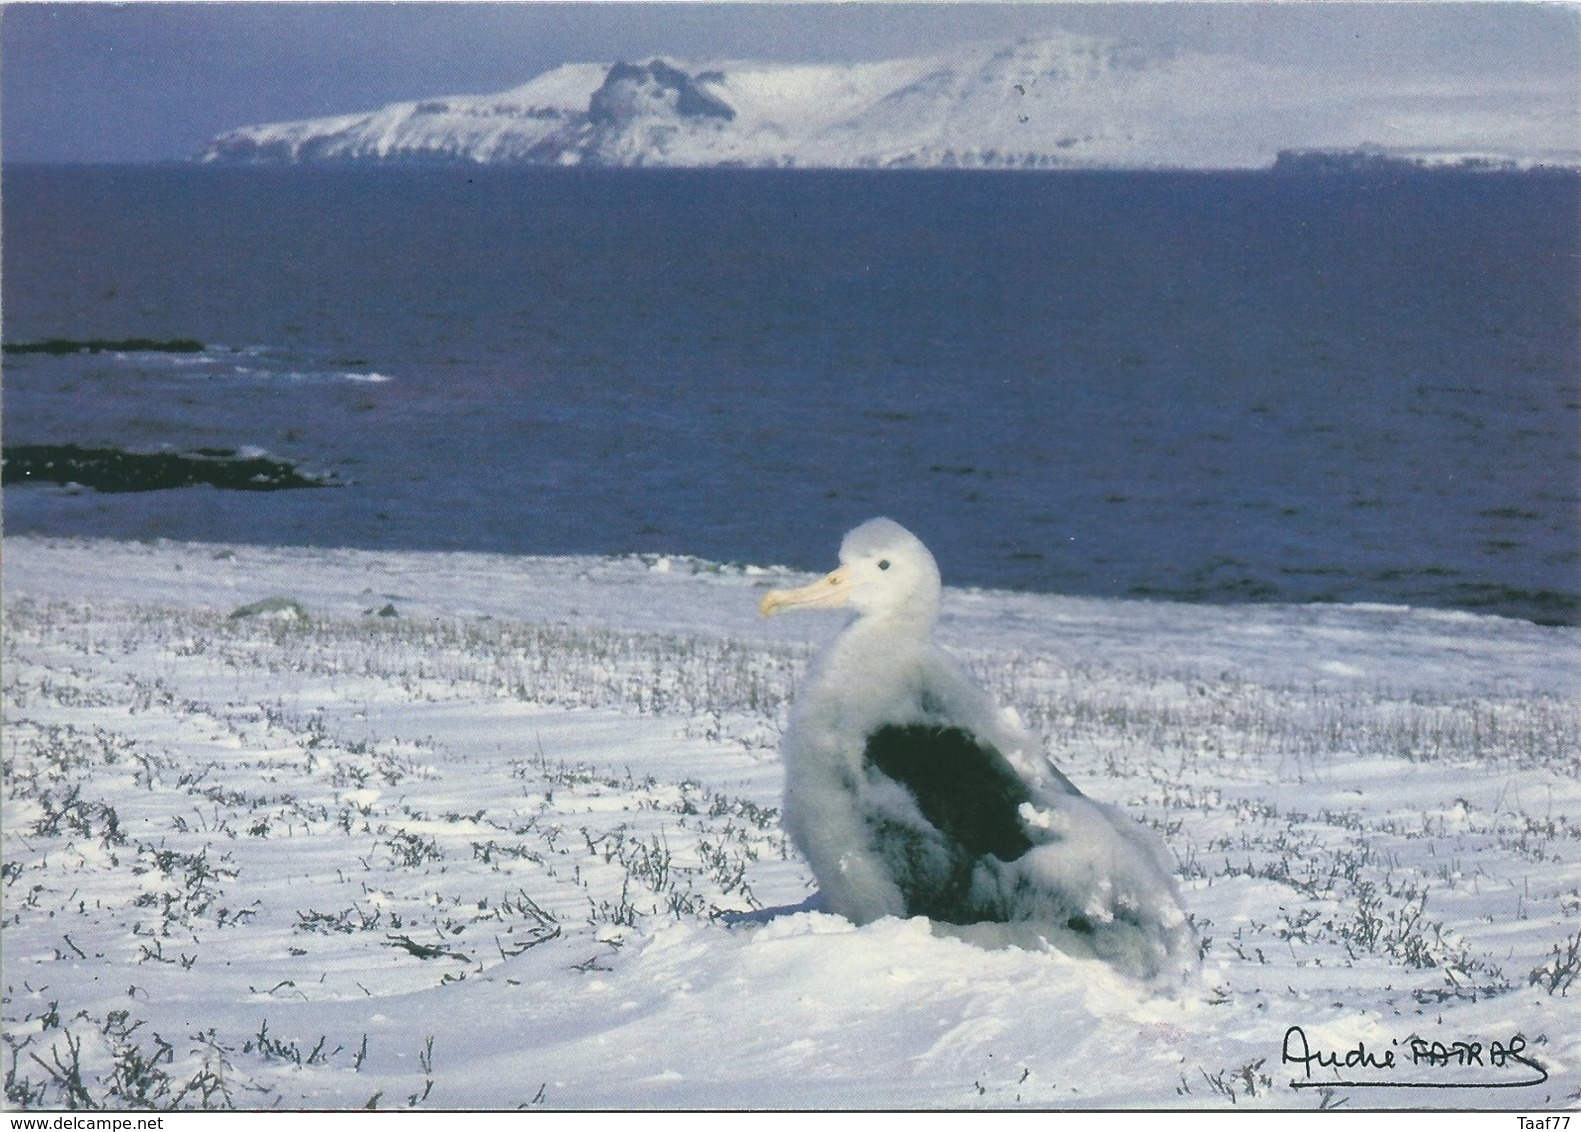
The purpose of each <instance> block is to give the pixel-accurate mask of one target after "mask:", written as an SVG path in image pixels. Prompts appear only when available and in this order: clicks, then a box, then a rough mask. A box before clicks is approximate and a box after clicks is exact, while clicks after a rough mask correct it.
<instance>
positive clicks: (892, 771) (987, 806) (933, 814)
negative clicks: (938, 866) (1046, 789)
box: [863, 723, 1032, 861]
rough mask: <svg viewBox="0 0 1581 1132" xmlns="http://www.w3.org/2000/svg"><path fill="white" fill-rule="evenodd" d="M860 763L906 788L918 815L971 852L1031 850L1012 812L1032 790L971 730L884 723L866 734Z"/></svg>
mask: <svg viewBox="0 0 1581 1132" xmlns="http://www.w3.org/2000/svg"><path fill="white" fill-rule="evenodd" d="M863 761H864V763H865V764H866V766H867V767H871V768H873V769H876V770H878V771H879V772H881V773H882V774H884V775H885V776H886V777H888V778H891V779H893V780H894V781H895V782H897V783H899V784H900V785H901V786H904V787H905V788H906V789H907V790H908V791H909V792H910V793H911V796H912V798H913V799H914V800H915V801H916V803H917V809H918V810H920V811H921V812H922V816H923V817H925V818H927V819H928V821H929V822H930V823H931V824H932V825H933V827H934V828H935V829H937V830H938V831H939V832H940V833H942V834H944V836H945V837H946V838H948V839H949V840H950V841H951V842H953V843H954V844H956V845H959V846H961V847H962V848H964V849H965V850H966V851H967V852H968V853H970V854H971V856H972V857H982V856H985V855H988V854H992V855H993V856H995V857H998V858H999V859H1000V860H1001V861H1014V860H1015V859H1016V858H1018V857H1020V856H1021V855H1022V854H1024V853H1025V852H1026V851H1027V850H1028V849H1031V848H1032V841H1031V839H1030V838H1028V837H1027V835H1026V831H1025V830H1024V829H1023V828H1022V826H1021V820H1020V818H1019V817H1018V816H1017V814H1016V809H1017V808H1018V807H1019V806H1020V805H1021V803H1023V802H1030V801H1031V800H1032V795H1031V793H1030V792H1029V791H1028V790H1027V787H1026V784H1025V783H1024V782H1022V781H1021V778H1020V776H1018V775H1017V774H1016V772H1015V771H1014V770H1013V769H1011V767H1010V764H1009V763H1007V762H1006V761H1005V758H1004V756H1003V755H1001V754H1000V753H999V752H998V751H997V750H995V749H994V748H993V747H991V746H989V745H988V744H986V743H984V742H982V741H981V740H979V739H978V738H976V737H975V736H974V735H972V734H971V733H970V732H969V731H965V730H963V729H961V728H959V727H945V726H940V725H937V724H923V723H912V724H905V725H898V724H886V725H884V726H883V727H880V728H879V729H878V730H876V731H874V732H873V733H872V734H871V735H869V736H868V737H867V749H866V750H865V752H864V753H863Z"/></svg>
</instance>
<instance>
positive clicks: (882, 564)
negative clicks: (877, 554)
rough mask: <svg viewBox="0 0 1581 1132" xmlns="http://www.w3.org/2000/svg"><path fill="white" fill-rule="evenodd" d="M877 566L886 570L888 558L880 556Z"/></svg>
mask: <svg viewBox="0 0 1581 1132" xmlns="http://www.w3.org/2000/svg"><path fill="white" fill-rule="evenodd" d="M878 568H879V569H880V570H888V569H889V559H887V558H880V559H879V560H878Z"/></svg>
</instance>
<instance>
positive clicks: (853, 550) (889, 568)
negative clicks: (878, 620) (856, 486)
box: [758, 519, 940, 629]
mask: <svg viewBox="0 0 1581 1132" xmlns="http://www.w3.org/2000/svg"><path fill="white" fill-rule="evenodd" d="M939 589H940V583H939V567H938V565H937V564H936V563H935V562H934V561H933V555H931V554H929V553H928V548H927V547H925V546H923V545H922V540H921V539H919V538H917V536H916V535H914V534H912V533H911V532H910V531H908V530H907V529H906V528H905V527H903V526H901V525H900V524H899V523H897V522H894V521H893V520H891V519H869V520H868V521H867V522H865V523H863V524H862V525H861V526H860V527H857V528H856V529H855V530H854V531H852V532H851V533H850V534H848V535H846V536H845V541H844V542H842V543H841V544H840V568H839V569H838V570H836V571H835V572H834V573H832V574H830V575H828V576H827V577H825V578H823V579H822V580H821V581H817V582H814V583H813V584H812V585H810V586H804V587H802V588H801V589H797V590H774V591H773V592H772V593H768V594H765V595H764V597H763V600H762V601H761V602H760V603H759V604H758V612H759V613H761V614H762V615H763V616H764V617H771V616H773V615H774V614H776V613H780V612H783V611H784V610H787V609H839V608H850V609H853V610H855V611H856V612H857V613H858V614H859V615H860V616H862V617H864V618H866V617H888V616H895V617H902V618H906V619H908V620H912V621H915V622H917V624H918V625H919V627H921V628H923V629H926V628H927V627H928V626H930V625H931V624H932V623H933V619H934V617H935V616H936V615H937V614H938V608H939Z"/></svg>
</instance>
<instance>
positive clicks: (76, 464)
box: [0, 444, 338, 493]
mask: <svg viewBox="0 0 1581 1132" xmlns="http://www.w3.org/2000/svg"><path fill="white" fill-rule="evenodd" d="M0 455H3V475H0V482H3V483H4V484H6V485H7V486H10V485H12V484H27V483H55V484H80V485H81V486H83V487H91V488H93V489H94V490H95V491H102V492H105V493H119V492H131V491H164V490H167V489H169V488H176V487H197V486H199V485H202V484H208V485H209V486H211V487H218V488H224V489H226V490H229V491H283V490H287V489H290V488H299V487H335V486H338V484H336V482H335V480H334V477H333V476H332V475H331V476H314V475H308V474H304V473H302V472H299V471H297V470H296V468H295V467H293V466H292V465H291V464H288V463H285V462H284V461H281V460H271V459H269V458H268V457H267V456H243V455H239V454H238V453H237V451H236V450H235V449H233V448H200V449H196V450H194V451H192V452H186V453H178V452H123V451H122V450H121V449H119V448H82V447H79V446H78V445H75V444H25V445H18V446H17V447H15V448H7V449H5V451H4V453H3V454H0Z"/></svg>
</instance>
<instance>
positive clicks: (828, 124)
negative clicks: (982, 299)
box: [199, 33, 1581, 169]
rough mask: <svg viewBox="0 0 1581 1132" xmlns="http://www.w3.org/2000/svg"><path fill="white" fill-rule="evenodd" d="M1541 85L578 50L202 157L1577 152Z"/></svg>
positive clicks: (1233, 67) (1256, 156)
mask: <svg viewBox="0 0 1581 1132" xmlns="http://www.w3.org/2000/svg"><path fill="white" fill-rule="evenodd" d="M1572 103H1573V100H1571V99H1568V98H1566V97H1565V96H1564V94H1563V92H1560V91H1554V90H1548V89H1545V88H1542V87H1540V86H1538V85H1536V84H1534V83H1531V82H1520V81H1511V82H1509V83H1507V84H1502V85H1499V86H1497V87H1490V86H1486V85H1484V86H1482V87H1479V88H1477V89H1469V88H1466V87H1463V86H1457V85H1453V84H1422V83H1417V84H1411V83H1407V82H1390V83H1388V84H1380V83H1378V82H1376V81H1366V80H1359V79H1357V80H1347V81H1336V80H1334V79H1333V78H1332V77H1330V76H1320V75H1318V74H1316V73H1307V72H1304V71H1301V70H1299V69H1293V68H1288V67H1276V66H1270V65H1267V64H1263V63H1258V62H1254V61H1251V60H1247V59H1243V58H1240V57H1237V56H1232V55H1226V54H1204V53H1199V52H1191V51H1184V50H1181V51H1172V52H1160V51H1151V50H1146V49H1142V48H1137V47H1132V46H1127V45H1124V44H1119V43H1114V42H1110V41H1106V40H1101V39H1094V38H1091V37H1085V36H1076V35H1068V34H1064V33H1056V34H1052V35H1048V36H1042V37H1038V38H1035V39H1023V40H1019V41H1017V42H1014V43H1010V44H989V45H983V44H975V45H968V46H964V47H961V48H959V49H956V50H953V51H950V52H946V53H942V54H939V55H933V56H926V57H921V58H905V59H893V60H885V61H880V62H868V63H855V64H817V65H813V64H807V65H796V64H783V63H763V62H752V61H725V62H709V63H704V64H700V65H694V64H688V63H682V62H678V61H674V60H662V59H653V60H650V61H648V62H645V63H640V64H633V63H626V62H621V63H616V64H614V65H613V66H610V65H605V64H593V63H572V64H567V65H565V66H561V67H558V68H556V69H555V70H552V71H549V72H547V73H545V74H542V75H540V76H538V77H537V78H535V79H533V80H532V81H531V82H529V83H527V84H525V85H523V86H520V87H517V88H515V89H513V90H508V91H504V92H502V93H499V94H492V95H465V96H453V97H445V98H431V99H424V100H421V101H415V102H398V103H392V104H391V105H389V106H385V107H383V108H381V109H378V110H374V111H372V112H369V113H361V114H345V115H338V116H335V117H328V118H314V119H305V120H300V121H293V122H277V123H272V124H266V125H254V126H243V127H241V128H238V129H234V130H230V131H227V132H226V133H223V134H220V135H219V136H217V137H216V138H214V139H213V141H211V142H210V143H209V145H208V147H207V148H206V149H205V150H204V151H203V152H202V154H200V155H199V160H201V161H204V162H220V163H270V164H274V163H283V164H294V163H312V162H429V163H432V162H454V163H477V164H526V165H564V166H573V165H599V166H672V167H706V166H746V167H803V168H949V167H960V168H1032V169H1041V168H1185V169H1194V168H1195V169H1202V168H1223V169H1234V168H1261V167H1266V166H1269V165H1271V164H1273V163H1274V161H1275V160H1276V158H1277V156H1278V155H1279V154H1280V153H1281V152H1285V151H1308V152H1310V151H1340V152H1347V151H1364V152H1366V153H1368V154H1377V153H1385V154H1399V155H1400V156H1401V157H1402V159H1404V160H1407V161H1410V162H1412V163H1417V164H1442V163H1462V162H1466V163H1470V164H1473V165H1476V166H1480V167H1487V166H1494V167H1506V166H1516V167H1528V166H1534V165H1560V166H1576V165H1581V115H1578V113H1577V110H1576V108H1575V106H1574V105H1573V104H1572Z"/></svg>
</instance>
